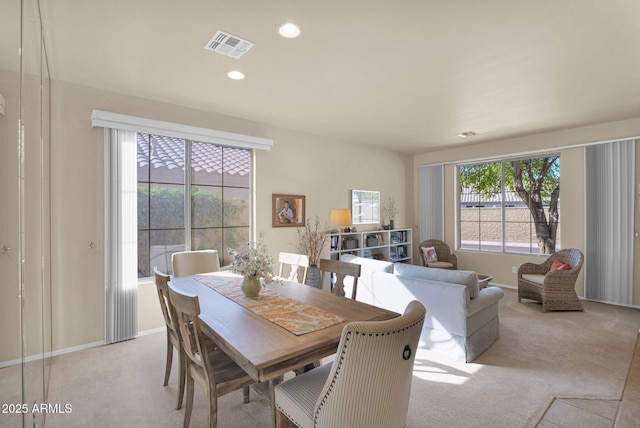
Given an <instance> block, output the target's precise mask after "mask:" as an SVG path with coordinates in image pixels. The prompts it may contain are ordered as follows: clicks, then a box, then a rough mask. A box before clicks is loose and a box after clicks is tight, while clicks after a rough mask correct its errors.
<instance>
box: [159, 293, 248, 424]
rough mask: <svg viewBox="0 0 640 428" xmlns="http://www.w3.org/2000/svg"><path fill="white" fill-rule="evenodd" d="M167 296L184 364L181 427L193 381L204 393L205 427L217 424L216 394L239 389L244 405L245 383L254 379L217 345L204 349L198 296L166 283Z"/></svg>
mask: <svg viewBox="0 0 640 428" xmlns="http://www.w3.org/2000/svg"><path fill="white" fill-rule="evenodd" d="M169 299H170V302H171V305H170V309H171V311H172V316H173V319H174V320H176V324H177V327H178V328H177V331H178V337H179V338H180V343H181V344H182V349H183V350H184V354H185V356H186V358H185V360H186V363H187V365H186V380H187V403H186V409H185V413H184V424H183V426H184V428H188V427H189V422H190V420H191V411H192V409H193V393H194V391H193V389H194V387H193V385H194V383H195V382H197V383H198V384H199V385H200V386H201V387H202V388H203V389H204V390H205V391H206V393H207V401H208V403H209V415H208V418H207V419H208V426H209V427H210V428H215V427H216V426H217V423H218V397H220V396H222V395H225V394H228V393H230V392H233V391H236V390H238V389H241V388H242V389H243V390H244V394H243V395H244V402H245V404H246V403H248V402H249V386H250V385H252V384H253V383H255V381H254V380H253V379H252V378H251V377H250V376H249V375H248V374H247V373H246V372H245V371H244V370H242V368H241V367H240V366H238V365H237V364H236V363H235V362H234V361H233V360H232V359H231V358H230V357H229V356H228V355H227V354H225V353H224V352H223V351H222V350H221V349H220V348H218V347H215V348H212V349H207V347H206V346H205V341H204V336H205V335H204V333H203V332H202V330H201V328H200V318H198V315H199V314H200V303H199V301H198V296H195V295H190V294H183V293H182V292H180V291H178V290H177V289H176V288H174V287H173V285H172V284H171V283H169Z"/></svg>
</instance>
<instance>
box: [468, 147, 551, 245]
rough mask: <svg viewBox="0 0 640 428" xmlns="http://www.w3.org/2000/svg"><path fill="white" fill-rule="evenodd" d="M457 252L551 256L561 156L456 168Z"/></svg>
mask: <svg viewBox="0 0 640 428" xmlns="http://www.w3.org/2000/svg"><path fill="white" fill-rule="evenodd" d="M458 184H459V186H458V189H459V195H458V196H459V197H458V209H459V215H458V219H459V220H458V248H460V249H465V250H477V251H489V252H510V253H552V252H554V251H555V250H556V249H557V248H559V247H560V222H559V219H560V156H558V155H553V156H546V157H536V158H530V159H512V160H504V161H498V162H488V163H482V164H474V165H462V166H458Z"/></svg>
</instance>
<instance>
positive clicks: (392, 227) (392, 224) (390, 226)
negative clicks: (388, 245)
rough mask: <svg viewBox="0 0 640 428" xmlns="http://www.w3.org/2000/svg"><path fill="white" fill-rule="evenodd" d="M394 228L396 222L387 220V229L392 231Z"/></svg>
mask: <svg viewBox="0 0 640 428" xmlns="http://www.w3.org/2000/svg"><path fill="white" fill-rule="evenodd" d="M395 228H396V222H395V220H389V229H390V230H393V229H395Z"/></svg>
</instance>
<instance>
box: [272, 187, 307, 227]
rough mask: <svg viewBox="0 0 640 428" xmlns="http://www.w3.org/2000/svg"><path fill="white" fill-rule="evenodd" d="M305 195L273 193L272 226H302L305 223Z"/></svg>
mask: <svg viewBox="0 0 640 428" xmlns="http://www.w3.org/2000/svg"><path fill="white" fill-rule="evenodd" d="M304 204H305V197H304V195H279V194H275V193H274V194H273V198H272V209H271V212H272V214H271V215H272V226H273V227H302V226H304V225H305V221H304V219H305V206H304Z"/></svg>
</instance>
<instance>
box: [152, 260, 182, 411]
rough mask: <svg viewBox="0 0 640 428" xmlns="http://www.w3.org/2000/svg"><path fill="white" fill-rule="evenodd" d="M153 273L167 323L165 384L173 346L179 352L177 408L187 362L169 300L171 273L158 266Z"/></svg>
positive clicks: (179, 406) (179, 402)
mask: <svg viewBox="0 0 640 428" xmlns="http://www.w3.org/2000/svg"><path fill="white" fill-rule="evenodd" d="M153 273H154V276H155V283H156V288H157V290H158V299H159V300H160V308H161V309H162V315H163V317H164V322H165V324H166V325H167V363H166V366H165V369H164V384H163V385H164V386H167V384H168V383H169V376H170V375H171V364H172V362H173V348H175V349H176V351H177V352H178V358H179V360H178V375H179V376H180V379H179V381H178V383H179V388H178V403H177V404H176V409H178V410H179V409H180V408H181V407H182V398H183V397H184V380H185V370H186V367H185V365H186V362H185V356H184V352H182V347H181V345H180V338H178V331H177V330H176V325H175V323H174V322H173V318H171V311H170V309H169V307H170V301H169V275H165V274H164V273H162V272H160V271H159V270H158V268H157V267H154V268H153Z"/></svg>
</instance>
